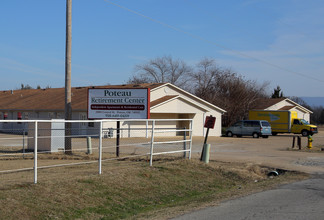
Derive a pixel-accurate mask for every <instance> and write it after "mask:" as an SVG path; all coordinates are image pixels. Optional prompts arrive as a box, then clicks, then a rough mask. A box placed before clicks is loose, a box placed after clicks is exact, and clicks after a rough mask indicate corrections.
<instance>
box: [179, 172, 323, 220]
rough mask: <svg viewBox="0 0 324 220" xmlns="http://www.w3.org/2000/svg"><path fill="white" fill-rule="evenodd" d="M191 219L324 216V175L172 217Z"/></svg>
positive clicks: (315, 219) (223, 219)
mask: <svg viewBox="0 0 324 220" xmlns="http://www.w3.org/2000/svg"><path fill="white" fill-rule="evenodd" d="M174 219H175V220H184V219H185V220H188V219H189V220H191V219H192V220H193V219H199V220H204V219H206V220H207V219H208V220H209V219H222V220H227V219H228V220H236V219H240V220H243V219H249V220H250V219H258V220H259V219H276V220H281V219H282V220H289V219H294V220H298V219H303V220H304V219H312V220H317V219H318V220H323V219H324V175H323V174H322V175H317V176H316V177H314V178H312V179H309V180H305V181H301V182H296V183H293V184H289V185H285V186H282V187H280V188H278V189H274V190H269V191H265V192H261V193H256V194H253V195H250V196H246V197H242V198H239V199H236V200H230V201H227V202H224V203H221V204H220V205H219V206H216V207H209V208H206V209H202V210H200V211H197V212H193V213H190V214H186V215H183V216H179V217H177V218H174Z"/></svg>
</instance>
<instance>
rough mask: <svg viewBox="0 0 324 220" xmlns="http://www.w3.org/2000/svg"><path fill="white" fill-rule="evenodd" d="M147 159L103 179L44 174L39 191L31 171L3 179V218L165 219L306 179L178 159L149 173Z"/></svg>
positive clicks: (110, 169) (81, 171)
mask: <svg viewBox="0 0 324 220" xmlns="http://www.w3.org/2000/svg"><path fill="white" fill-rule="evenodd" d="M65 159H66V160H67V161H70V160H69V159H71V158H65ZM147 159H148V158H137V159H129V160H123V161H110V162H106V163H104V164H103V174H102V175H98V174H96V173H97V170H98V167H97V164H88V165H80V166H71V167H60V168H50V169H42V170H39V178H38V182H39V183H38V184H36V185H35V184H32V175H33V174H32V171H30V172H20V173H11V174H0V213H1V215H0V216H1V217H0V218H1V219H57V218H59V219H102V218H104V219H124V218H126V219H129V218H132V219H139V218H141V219H142V218H149V219H152V218H153V219H166V218H168V217H170V216H175V215H177V214H180V213H182V212H185V211H187V210H190V209H194V208H198V207H202V206H206V205H210V204H215V203H217V202H219V201H220V200H223V199H228V198H233V197H236V196H241V195H245V194H247V193H252V192H256V191H261V190H264V189H268V188H272V187H274V186H276V185H278V184H283V183H286V182H290V181H296V180H299V179H302V178H306V177H307V175H304V174H298V173H293V172H292V173H290V172H288V173H286V174H285V175H281V176H278V177H276V178H273V179H270V178H268V177H267V175H266V174H267V172H268V171H269V170H270V168H265V167H260V166H257V165H253V164H239V163H221V162H217V161H211V162H210V163H209V164H208V165H206V164H204V163H201V162H200V161H197V160H182V159H174V158H160V159H156V160H155V161H154V163H153V167H149V165H148V162H147ZM43 160H44V162H45V161H46V159H43ZM7 162H8V161H7ZM9 179H11V181H9ZM12 180H14V181H12Z"/></svg>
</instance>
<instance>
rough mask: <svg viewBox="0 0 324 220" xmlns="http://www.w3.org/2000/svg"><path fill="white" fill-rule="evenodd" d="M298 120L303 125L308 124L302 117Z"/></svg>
mask: <svg viewBox="0 0 324 220" xmlns="http://www.w3.org/2000/svg"><path fill="white" fill-rule="evenodd" d="M300 121H301V122H302V123H303V124H304V125H309V123H308V121H306V120H304V119H300Z"/></svg>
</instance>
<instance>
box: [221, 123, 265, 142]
mask: <svg viewBox="0 0 324 220" xmlns="http://www.w3.org/2000/svg"><path fill="white" fill-rule="evenodd" d="M233 135H236V136H237V137H242V136H252V137H253V138H259V137H260V136H261V137H263V138H268V136H269V135H271V125H270V124H269V122H268V121H265V120H242V121H237V122H235V123H234V125H232V126H231V127H229V128H227V130H226V136H227V137H233Z"/></svg>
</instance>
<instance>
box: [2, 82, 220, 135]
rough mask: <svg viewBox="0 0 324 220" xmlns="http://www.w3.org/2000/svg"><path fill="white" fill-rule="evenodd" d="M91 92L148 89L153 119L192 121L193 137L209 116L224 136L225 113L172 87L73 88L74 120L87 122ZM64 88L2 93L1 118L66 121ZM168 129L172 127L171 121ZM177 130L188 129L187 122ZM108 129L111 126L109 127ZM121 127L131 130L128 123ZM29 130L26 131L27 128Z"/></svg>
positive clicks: (86, 126)
mask: <svg viewBox="0 0 324 220" xmlns="http://www.w3.org/2000/svg"><path fill="white" fill-rule="evenodd" d="M88 88H110V89H113V88H125V89H128V88H129V89H132V88H149V89H150V118H151V119H192V120H193V136H204V135H205V134H206V129H205V128H204V120H205V118H206V116H210V115H213V116H214V117H216V124H215V128H214V129H211V130H210V131H209V135H210V136H221V124H222V123H221V120H222V114H223V113H225V110H223V109H221V108H219V107H217V106H215V105H213V104H211V103H209V102H206V101H204V100H202V99H200V98H198V97H197V96H194V95H193V94H190V93H188V92H186V91H184V90H182V89H180V88H178V87H176V86H174V85H172V84H170V83H154V84H139V85H113V86H112V85H109V86H96V87H74V88H72V111H73V113H72V119H73V120H85V119H87V108H88V106H87V97H88ZM64 96H65V90H64V88H49V89H31V90H14V91H1V92H0V118H1V119H5V120H9V119H15V120H16V119H63V118H64V106H65V103H64V100H65V99H64ZM166 123H169V124H166V125H165V126H166V127H168V126H170V127H173V126H174V125H173V124H172V123H174V122H172V121H169V122H166ZM177 123H184V124H182V125H177V127H179V126H180V127H182V126H183V127H188V124H187V122H181V121H180V122H179V121H178V122H177ZM22 126H24V124H19V123H16V124H11V123H0V131H5V130H8V129H21V127H22ZM77 126H78V128H77V129H79V130H80V131H83V132H84V134H87V129H93V125H91V123H78V124H77ZM107 126H109V125H107ZM122 126H125V127H127V126H129V125H127V123H125V124H124V125H123V124H122ZM26 129H27V128H26Z"/></svg>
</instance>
